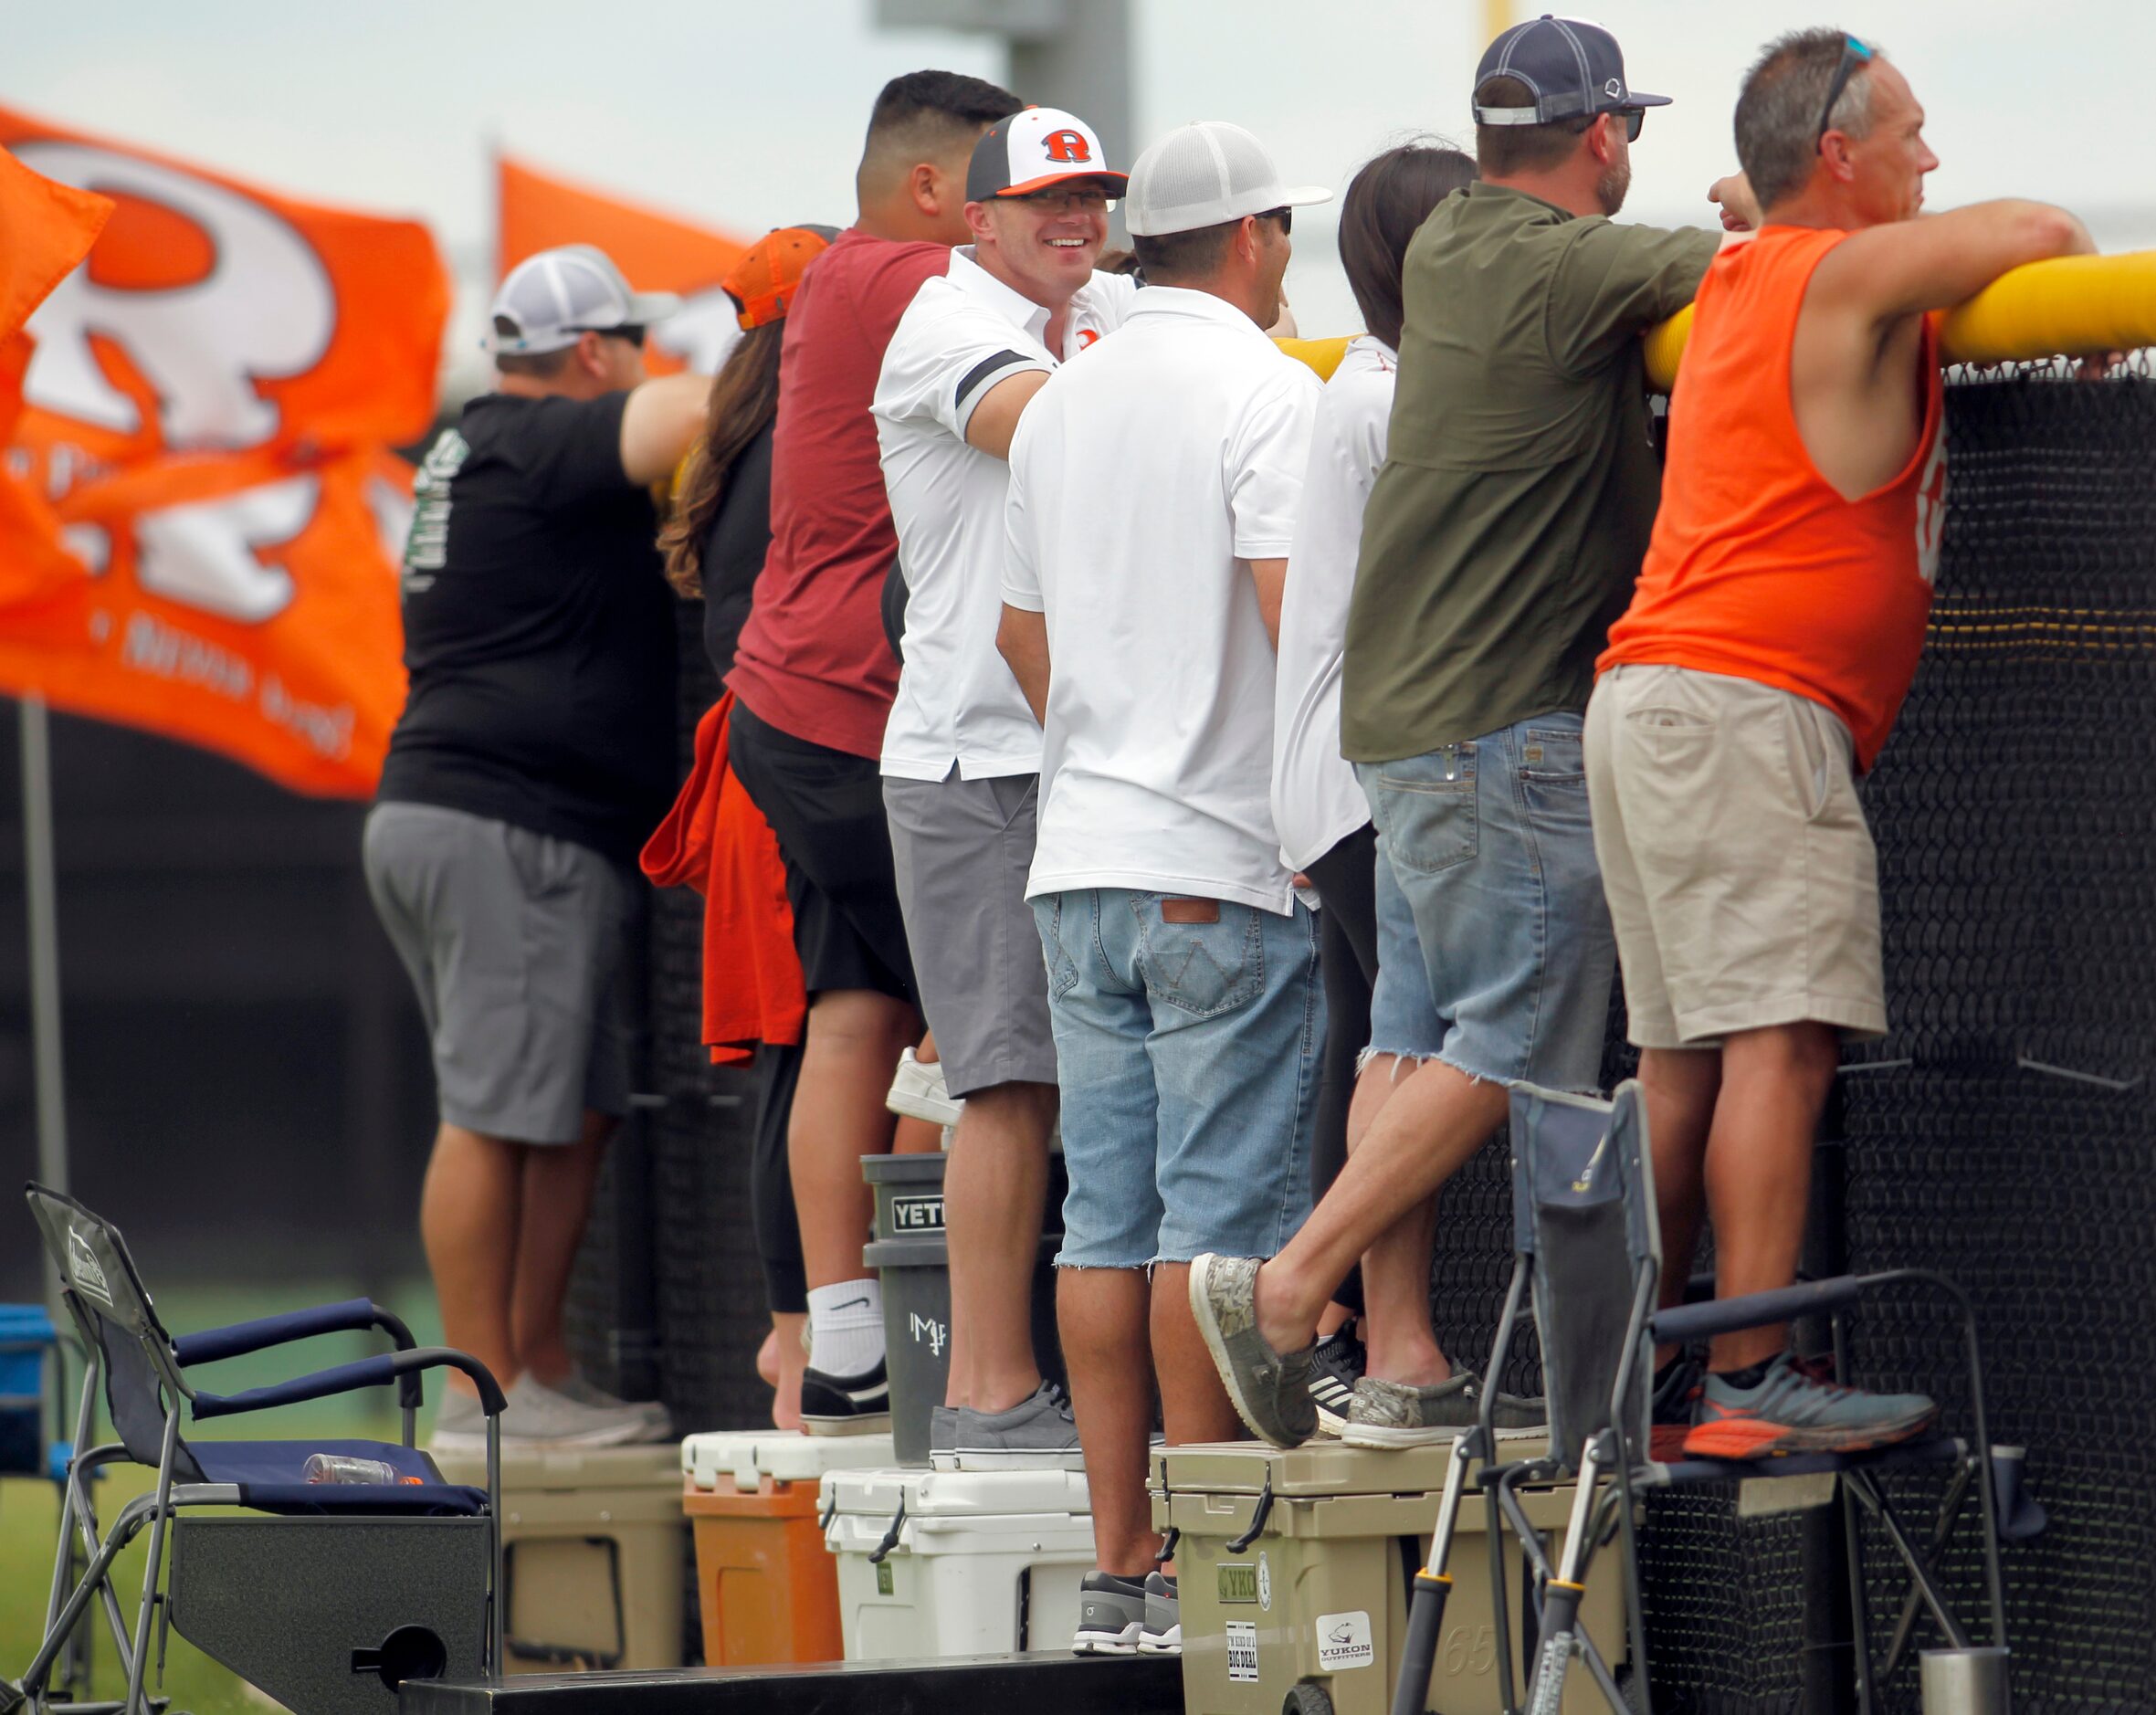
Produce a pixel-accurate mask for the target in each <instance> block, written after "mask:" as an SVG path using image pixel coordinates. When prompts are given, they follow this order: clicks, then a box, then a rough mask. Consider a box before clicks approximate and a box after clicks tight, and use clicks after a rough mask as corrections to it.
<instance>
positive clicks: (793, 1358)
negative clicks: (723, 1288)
mask: <svg viewBox="0 0 2156 1715" xmlns="http://www.w3.org/2000/svg"><path fill="white" fill-rule="evenodd" d="M807 1326H808V1317H807V1316H806V1314H805V1313H804V1312H802V1311H799V1310H774V1311H773V1313H772V1319H771V1327H772V1338H773V1341H775V1342H776V1346H777V1350H776V1351H775V1352H773V1357H774V1358H776V1360H777V1367H778V1380H777V1381H775V1382H773V1384H772V1387H773V1398H772V1402H771V1422H772V1427H773V1428H774V1429H798V1428H800V1427H801V1377H802V1373H803V1372H804V1371H805V1370H806V1369H807V1368H808V1353H807V1352H804V1351H803V1350H802V1349H801V1331H802V1330H803V1329H805V1328H806V1327H807Z"/></svg>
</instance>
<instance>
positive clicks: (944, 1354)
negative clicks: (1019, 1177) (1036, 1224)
mask: <svg viewBox="0 0 2156 1715" xmlns="http://www.w3.org/2000/svg"><path fill="white" fill-rule="evenodd" d="M861 1173H862V1176H863V1177H864V1178H866V1179H867V1180H868V1183H869V1184H871V1185H873V1186H874V1187H875V1188H876V1227H875V1239H874V1242H873V1243H871V1244H870V1245H869V1246H868V1248H867V1249H865V1250H864V1251H863V1252H862V1253H861V1261H862V1263H863V1265H864V1266H865V1267H868V1268H873V1269H875V1270H876V1271H877V1274H878V1277H879V1278H880V1279H881V1281H882V1285H883V1339H884V1352H885V1356H886V1363H887V1364H888V1366H889V1368H888V1371H887V1373H888V1374H889V1377H890V1387H891V1442H892V1446H893V1447H895V1448H896V1449H897V1454H898V1462H899V1464H900V1465H904V1466H913V1467H921V1466H926V1465H927V1464H928V1462H929V1413H930V1412H931V1410H932V1409H933V1408H934V1407H936V1406H938V1405H941V1404H942V1403H943V1394H944V1390H945V1388H946V1387H947V1386H948V1384H949V1383H950V1380H951V1255H950V1252H949V1250H948V1249H947V1248H946V1247H945V1246H944V1242H943V1156H942V1154H941V1152H936V1153H933V1154H925V1153H924V1154H919V1155H865V1156H863V1157H862V1158H861ZM1064 1187H1065V1180H1064V1176H1063V1158H1062V1157H1061V1156H1060V1155H1057V1156H1053V1157H1052V1158H1051V1160H1050V1164H1049V1173H1048V1196H1047V1211H1046V1222H1045V1224H1046V1227H1047V1231H1046V1233H1045V1234H1044V1235H1043V1236H1042V1238H1041V1243H1040V1256H1039V1261H1038V1263H1037V1264H1036V1268H1035V1269H1034V1276H1033V1350H1034V1355H1035V1356H1036V1358H1037V1359H1038V1360H1039V1363H1040V1366H1041V1373H1042V1374H1043V1375H1046V1376H1050V1377H1053V1378H1054V1379H1055V1380H1057V1381H1058V1382H1060V1381H1061V1380H1062V1379H1063V1348H1062V1347H1061V1346H1060V1345H1059V1344H1058V1343H1057V1339H1056V1270H1055V1266H1054V1265H1055V1258H1056V1252H1057V1248H1058V1247H1060V1246H1061V1245H1062V1243H1063V1192H1064Z"/></svg>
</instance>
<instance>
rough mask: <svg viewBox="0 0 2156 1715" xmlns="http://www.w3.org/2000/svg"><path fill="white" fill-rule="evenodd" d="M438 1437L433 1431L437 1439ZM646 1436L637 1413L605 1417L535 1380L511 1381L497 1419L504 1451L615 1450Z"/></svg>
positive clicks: (629, 1410) (624, 1409)
mask: <svg viewBox="0 0 2156 1715" xmlns="http://www.w3.org/2000/svg"><path fill="white" fill-rule="evenodd" d="M439 1433H440V1432H439V1431H438V1430H437V1431H436V1434H437V1436H438V1434H439ZM646 1435H647V1429H646V1419H645V1416H644V1414H643V1412H642V1411H640V1410H639V1409H637V1407H636V1406H634V1405H623V1406H619V1407H616V1408H615V1409H614V1410H611V1411H609V1410H607V1409H605V1407H603V1406H598V1405H584V1404H582V1403H581V1402H579V1401H577V1400H573V1399H571V1398H570V1397H569V1396H568V1395H567V1394H561V1393H557V1392H556V1391H555V1390H554V1389H552V1388H551V1387H549V1386H547V1384H545V1383H543V1382H542V1381H540V1380H539V1379H538V1378H537V1377H536V1376H530V1375H520V1376H519V1377H518V1378H517V1384H516V1385H515V1386H514V1387H512V1388H510V1391H509V1409H508V1410H507V1411H505V1412H503V1413H502V1414H501V1439H502V1442H503V1444H504V1445H505V1446H507V1445H510V1444H514V1445H516V1446H519V1447H533V1446H540V1445H543V1446H546V1447H626V1446H628V1445H629V1444H630V1443H631V1442H635V1441H641V1440H643V1439H645V1437H646Z"/></svg>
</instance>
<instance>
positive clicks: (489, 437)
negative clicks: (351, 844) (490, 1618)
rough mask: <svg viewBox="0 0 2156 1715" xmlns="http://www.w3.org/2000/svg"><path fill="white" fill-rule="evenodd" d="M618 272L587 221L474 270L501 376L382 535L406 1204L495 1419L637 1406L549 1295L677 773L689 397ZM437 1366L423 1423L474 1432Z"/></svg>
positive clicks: (385, 907)
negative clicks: (391, 708) (554, 240)
mask: <svg viewBox="0 0 2156 1715" xmlns="http://www.w3.org/2000/svg"><path fill="white" fill-rule="evenodd" d="M678 302H679V300H678V299H676V298H675V297H674V296H673V295H672V294H671V293H655V292H637V291H634V290H632V289H630V287H629V284H628V282H627V281H626V280H625V279H623V278H622V275H621V270H620V269H619V268H616V267H615V265H614V263H613V262H612V261H611V260H610V259H609V258H607V257H606V256H605V254H604V253H603V252H601V251H599V250H596V249H594V248H593V247H591V246H589V245H569V246H565V247H562V248H560V249H555V250H545V251H542V252H541V253H540V254H539V255H537V256H534V257H531V258H527V259H526V260H525V261H523V262H521V263H520V264H519V265H518V266H517V267H516V268H514V269H512V270H511V271H510V275H509V278H508V279H505V280H503V281H502V283H501V289H500V291H499V292H498V293H497V294H496V296H495V300H494V308H493V316H492V331H491V335H490V337H489V341H488V349H489V351H491V352H493V354H494V360H495V364H496V366H497V368H499V369H500V384H499V386H498V387H497V388H496V390H495V391H494V392H492V393H489V394H484V395H480V396H479V398H477V399H474V400H472V401H471V402H470V403H469V404H468V405H466V406H465V407H464V412H463V415H462V416H461V417H460V418H459V419H458V421H457V424H456V425H455V426H452V427H449V428H447V429H444V430H443V431H442V433H441V434H440V435H439V436H438V437H436V440H435V443H434V445H433V446H432V447H429V448H428V449H427V453H426V458H424V459H423V460H422V461H421V464H420V468H419V476H418V480H417V485H416V497H417V506H416V509H415V512H414V515H413V522H412V534H411V539H410V542H409V543H408V544H407V546H406V548H405V563H404V602H403V608H404V627H405V668H406V669H407V671H408V673H409V675H410V679H411V689H410V692H409V695H408V696H407V698H406V700H405V710H404V714H403V716H402V718H401V719H399V721H397V725H396V730H395V731H394V733H393V734H392V735H391V738H390V742H389V756H388V760H387V762H386V763H384V767H383V771H382V784H381V787H380V790H379V793H378V794H377V800H376V803H375V805H374V808H373V812H372V813H371V814H370V815H368V817H367V826H366V835H365V840H364V849H363V857H364V862H365V868H366V875H367V886H368V890H369V891H370V892H371V893H372V894H373V900H374V906H375V910H376V911H377V913H378V914H379V915H380V917H381V919H382V923H383V927H384V929H385V930H386V931H388V933H389V937H390V940H391V941H392V942H394V943H395V946H396V950H397V953H398V956H399V957H400V958H401V959H402V960H403V961H404V963H405V969H406V971H407V972H408V973H410V975H411V978H412V983H413V986H414V988H415V990H416V991H417V994H418V998H419V1005H420V1010H421V1012H422V1013H423V1014H424V1015H425V1016H426V1026H427V1032H428V1035H429V1036H430V1038H431V1040H432V1045H433V1049H434V1066H435V1081H436V1086H437V1089H436V1105H437V1108H438V1110H439V1118H440V1125H439V1129H438V1131H436V1137H435V1145H434V1154H433V1157H432V1159H431V1160H430V1161H429V1162H428V1163H427V1170H426V1186H425V1189H424V1192H423V1193H422V1196H421V1202H420V1215H419V1225H420V1232H421V1235H422V1236H423V1237H424V1239H425V1241H426V1257H427V1265H428V1267H429V1268H430V1269H431V1270H432V1271H433V1274H434V1281H435V1291H436V1296H437V1297H438V1299H440V1302H441V1311H442V1326H443V1330H444V1331H445V1333H446V1334H447V1338H448V1340H449V1341H450V1342H451V1343H452V1344H454V1345H456V1346H458V1347H460V1348H462V1349H463V1350H464V1351H467V1352H471V1353H472V1354H474V1355H475V1356H476V1357H479V1359H481V1360H482V1361H483V1362H484V1363H486V1364H487V1366H488V1367H489V1369H490V1370H492V1371H493V1372H494V1373H495V1374H496V1375H497V1376H498V1377H500V1379H501V1381H502V1382H503V1383H504V1384H508V1386H509V1410H508V1413H507V1414H506V1415H505V1416H504V1417H503V1419H502V1424H501V1433H502V1437H503V1439H504V1440H505V1441H510V1442H523V1443H525V1444H527V1445H529V1444H530V1443H532V1442H551V1443H554V1444H557V1445H564V1446H576V1447H600V1446H609V1445H612V1444H614V1443H616V1442H623V1441H634V1440H641V1439H646V1438H649V1437H651V1436H663V1435H665V1434H666V1433H667V1432H668V1424H667V1421H666V1414H665V1411H664V1409H663V1408H658V1407H654V1408H653V1409H652V1410H650V1411H645V1410H642V1409H640V1408H638V1407H636V1406H631V1405H624V1404H623V1402H621V1401H620V1400H615V1399H611V1398H609V1397H607V1396H606V1395H605V1394H600V1393H598V1392H597V1390H596V1389H594V1388H593V1387H592V1386H591V1385H590V1384H588V1383H586V1382H584V1379H583V1378H582V1377H580V1376H579V1375H578V1374H577V1373H576V1372H575V1370H574V1369H573V1367H572V1365H571V1363H570V1360H569V1352H568V1349H567V1347H566V1346H565V1344H564V1343H563V1335H562V1301H563V1295H564V1293H565V1292H566V1289H567V1288H568V1284H569V1269H570V1265H571V1263H572V1262H573V1260H574V1258H575V1256H576V1247H577V1244H578V1241H579V1240H580V1239H581V1238H582V1236H583V1234H584V1219H585V1215H586V1214H587V1213H588V1211H589V1209H590V1205H591V1195H592V1186H593V1183H594V1179H595V1178H596V1176H597V1173H598V1168H599V1159H600V1154H601V1152H602V1151H603V1150H604V1148H605V1142H606V1138H607V1136H608V1134H609V1133H610V1132H611V1131H612V1130H613V1128H614V1125H615V1121H616V1119H617V1118H618V1117H619V1116H620V1115H621V1114H622V1113H623V1112H624V1111H625V1110H626V1108H627V1106H628V1096H629V1070H630V1068H629V1049H630V1047H631V1044H632V1042H633V1039H634V1036H633V1033H634V1028H635V1007H634V1004H633V1001H631V1000H630V998H629V995H628V990H629V984H628V981H627V979H628V961H627V953H628V951H629V949H630V948H631V946H632V945H633V944H634V942H635V938H636V932H637V925H638V923H639V922H640V921H641V917H642V913H643V909H644V884H643V881H642V880H641V879H640V878H639V877H638V876H637V874H636V852H637V849H638V847H641V846H642V844H643V843H644V839H645V836H647V834H649V833H650V831H651V829H652V828H653V827H654V826H656V825H657V821H658V818H659V817H660V816H661V815H664V814H665V811H666V807H667V804H668V800H669V799H670V798H671V797H672V795H673V787H674V648H675V644H674V598H673V595H672V594H671V593H670V592H669V591H668V588H667V585H666V582H665V580H664V579H663V578H662V577H661V576H660V574H659V563H658V555H657V550H656V549H655V547H654V546H653V537H654V535H655V533H656V530H657V520H656V519H655V518H654V516H653V513H652V507H651V500H650V497H649V495H648V493H647V487H648V485H649V484H651V483H653V482H656V481H657V480H658V479H661V478H663V477H665V476H666V475H667V473H668V471H670V470H672V469H673V468H674V466H675V464H676V463H677V462H678V460H679V459H680V458H681V455H682V453H683V452H685V451H686V450H687V449H688V447H689V441H690V439H691V438H692V437H694V436H695V434H696V431H697V429H698V427H699V426H700V424H701V423H702V421H703V416H704V402H705V397H706V395H707V392H708V390H709V389H710V380H709V379H708V378H707V377H705V376H701V375H671V376H667V377H665V378H663V379H660V380H657V381H647V380H646V379H645V377H644V355H643V342H644V331H645V329H646V327H647V325H648V324H649V323H650V322H653V321H657V320H659V319H660V318H661V317H664V316H668V315H671V314H672V313H673V311H674V310H675V309H676V308H677V307H678ZM484 1430H485V1426H484V1424H483V1422H482V1421H481V1418H480V1415H479V1398H478V1396H477V1395H476V1394H473V1393H472V1392H470V1391H469V1388H468V1384H462V1385H460V1384H459V1383H458V1382H452V1383H451V1384H449V1388H448V1391H447V1394H446V1396H445V1398H444V1400H443V1403H442V1407H441V1412H440V1415H439V1416H438V1417H437V1419H436V1426H435V1434H434V1446H435V1447H437V1448H439V1449H442V1450H445V1451H469V1450H472V1449H475V1448H479V1447H483V1446H484V1445H485V1436H484Z"/></svg>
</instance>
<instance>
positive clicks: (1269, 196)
mask: <svg viewBox="0 0 2156 1715" xmlns="http://www.w3.org/2000/svg"><path fill="white" fill-rule="evenodd" d="M1331 200H1332V193H1331V192H1330V191H1329V190H1327V189H1325V187H1324V186H1322V185H1319V184H1281V183H1280V174H1279V171H1278V169H1277V168H1276V167H1275V166H1274V165H1273V158H1272V156H1270V155H1269V154H1267V153H1266V151H1265V145H1264V144H1263V143H1261V142H1258V141H1257V138H1255V137H1253V136H1252V135H1251V134H1250V133H1249V132H1246V131H1245V130H1244V129H1243V128H1242V127H1241V126H1240V125H1231V124H1229V123H1228V122H1227V121H1225V120H1218V119H1202V120H1198V121H1195V122H1194V123H1193V124H1189V125H1185V126H1183V128H1182V129H1181V130H1180V131H1172V132H1169V133H1168V134H1167V135H1166V136H1165V137H1163V138H1162V139H1161V141H1160V142H1157V143H1155V144H1153V146H1152V148H1150V149H1148V150H1147V151H1146V152H1145V153H1143V154H1141V155H1140V156H1139V157H1138V162H1137V164H1136V165H1134V166H1133V167H1132V168H1131V188H1130V189H1129V190H1128V191H1127V192H1126V193H1125V194H1124V197H1123V225H1124V226H1127V227H1129V228H1130V230H1131V233H1132V234H1133V235H1135V236H1136V237H1141V238H1158V237H1166V236H1167V235H1168V234H1169V233H1172V232H1195V231H1197V230H1198V228H1199V227H1201V226H1222V225H1225V223H1226V222H1228V221H1231V220H1240V219H1242V218H1243V216H1246V215H1262V214H1264V213H1265V212H1266V211H1267V209H1273V208H1292V207H1296V206H1298V205H1301V204H1304V203H1330V201H1331Z"/></svg>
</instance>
